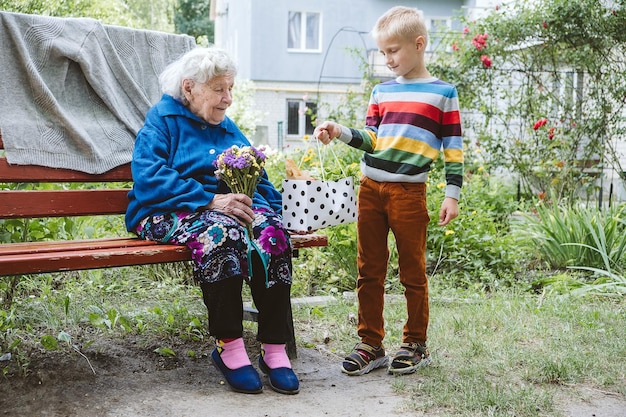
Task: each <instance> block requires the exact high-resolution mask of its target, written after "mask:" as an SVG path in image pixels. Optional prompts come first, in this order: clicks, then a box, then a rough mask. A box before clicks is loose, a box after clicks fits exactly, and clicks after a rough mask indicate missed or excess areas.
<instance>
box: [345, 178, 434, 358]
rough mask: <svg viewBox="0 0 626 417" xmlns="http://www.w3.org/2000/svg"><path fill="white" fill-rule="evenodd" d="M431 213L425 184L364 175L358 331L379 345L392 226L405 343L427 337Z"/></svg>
mask: <svg viewBox="0 0 626 417" xmlns="http://www.w3.org/2000/svg"><path fill="white" fill-rule="evenodd" d="M429 221H430V217H429V215H428V208H427V206H426V184H424V183H407V182H402V183H392V182H376V181H374V180H372V179H370V178H367V177H365V176H363V177H362V178H361V186H360V189H359V197H358V223H357V230H358V258H357V266H358V271H359V276H358V279H357V296H358V302H359V303H358V309H359V314H358V335H359V337H360V338H361V341H362V342H364V343H367V344H369V345H372V346H380V344H381V343H382V341H383V339H384V337H385V327H384V324H385V323H384V318H383V309H384V303H385V300H384V295H385V279H386V275H387V264H388V261H389V246H388V237H389V231H390V230H391V231H392V232H393V234H394V236H395V240H396V245H397V249H398V264H399V265H398V266H399V275H400V283H401V284H402V285H403V286H404V296H405V298H406V308H407V319H406V322H405V324H404V327H403V332H402V341H403V342H417V343H425V342H426V339H427V337H426V333H427V330H428V319H429V304H428V278H427V277H426V235H427V228H428V223H429Z"/></svg>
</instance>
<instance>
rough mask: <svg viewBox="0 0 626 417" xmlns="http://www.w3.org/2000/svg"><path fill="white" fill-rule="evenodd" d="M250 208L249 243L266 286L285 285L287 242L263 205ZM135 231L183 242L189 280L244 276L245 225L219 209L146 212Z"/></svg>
mask: <svg viewBox="0 0 626 417" xmlns="http://www.w3.org/2000/svg"><path fill="white" fill-rule="evenodd" d="M254 212H255V218H254V221H253V223H252V226H253V234H254V239H253V242H254V244H255V245H254V246H255V249H256V251H257V252H258V254H259V256H260V257H261V258H263V259H265V260H266V261H267V262H266V263H267V267H266V269H267V277H266V281H267V282H266V285H267V287H268V288H269V287H272V286H273V285H276V284H277V283H281V284H286V285H291V245H290V243H289V234H288V233H287V232H286V231H285V230H284V229H283V228H282V219H281V217H280V216H279V215H277V214H275V213H273V212H272V211H269V210H267V209H257V208H254ZM268 231H269V232H268ZM136 233H137V235H138V236H139V237H140V238H142V239H147V240H154V241H157V242H162V243H172V244H177V245H186V246H188V247H189V248H190V249H191V251H192V258H193V272H194V278H195V279H196V280H197V281H198V282H200V283H207V284H208V283H215V282H218V281H221V280H223V279H226V278H229V277H234V276H238V277H242V276H243V277H248V276H250V271H249V259H250V258H249V256H248V253H249V249H250V244H249V242H248V238H247V233H246V231H245V228H244V227H243V226H241V225H240V224H239V223H238V222H237V221H236V220H235V219H233V218H232V217H230V216H227V215H225V214H223V213H220V212H217V211H212V210H205V211H199V212H195V213H186V212H174V213H168V214H166V215H159V216H151V217H148V218H146V219H144V220H143V221H142V222H141V224H140V225H139V226H138V227H137V230H136ZM268 236H269V237H270V238H268ZM276 240H278V242H279V243H280V244H282V245H280V244H279V245H278V246H273V247H272V246H271V244H270V243H268V242H276ZM268 245H269V246H268ZM277 249H278V250H277Z"/></svg>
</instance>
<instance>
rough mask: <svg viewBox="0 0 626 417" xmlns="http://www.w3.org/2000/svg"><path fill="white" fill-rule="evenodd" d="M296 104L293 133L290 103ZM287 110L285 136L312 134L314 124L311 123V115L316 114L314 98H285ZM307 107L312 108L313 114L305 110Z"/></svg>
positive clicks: (292, 116)
mask: <svg viewBox="0 0 626 417" xmlns="http://www.w3.org/2000/svg"><path fill="white" fill-rule="evenodd" d="M295 103H297V104H298V110H297V129H295V130H297V133H294V131H293V130H292V128H293V119H294V118H295V117H294V115H293V113H292V112H293V110H292V109H293V108H295V106H293V107H292V106H291V105H290V104H295ZM285 104H286V107H287V108H286V110H287V118H286V120H287V126H286V128H285V135H286V137H292V138H293V137H304V136H305V135H311V134H313V130H314V129H315V126H314V125H313V120H312V119H313V116H316V115H317V102H316V101H314V100H308V99H303V98H287V99H286V100H285ZM308 109H312V113H313V114H309V112H307V110H308Z"/></svg>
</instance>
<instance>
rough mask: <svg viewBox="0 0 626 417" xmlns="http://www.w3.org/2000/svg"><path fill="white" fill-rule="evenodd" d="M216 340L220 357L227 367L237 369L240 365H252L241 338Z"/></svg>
mask: <svg viewBox="0 0 626 417" xmlns="http://www.w3.org/2000/svg"><path fill="white" fill-rule="evenodd" d="M216 342H217V350H218V351H219V353H220V358H222V362H224V365H226V367H227V368H228V369H239V368H241V367H242V366H246V365H252V363H251V362H250V358H248V353H247V352H246V347H245V346H244V344H243V338H241V337H240V338H238V339H232V340H230V341H228V342H224V341H223V340H221V339H217V340H216Z"/></svg>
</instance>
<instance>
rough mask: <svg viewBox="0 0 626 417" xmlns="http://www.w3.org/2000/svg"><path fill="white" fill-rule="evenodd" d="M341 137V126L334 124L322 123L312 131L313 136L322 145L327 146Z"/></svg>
mask: <svg viewBox="0 0 626 417" xmlns="http://www.w3.org/2000/svg"><path fill="white" fill-rule="evenodd" d="M340 135H341V126H340V125H338V124H337V123H335V122H324V123H322V124H320V125H318V126H317V127H316V128H315V130H314V131H313V136H315V137H316V138H317V140H319V141H320V142H322V143H323V144H324V145H328V144H329V143H330V141H331V140H333V139H334V138H338V137H339V136H340Z"/></svg>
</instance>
